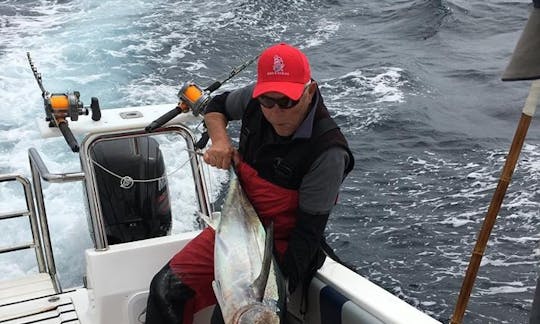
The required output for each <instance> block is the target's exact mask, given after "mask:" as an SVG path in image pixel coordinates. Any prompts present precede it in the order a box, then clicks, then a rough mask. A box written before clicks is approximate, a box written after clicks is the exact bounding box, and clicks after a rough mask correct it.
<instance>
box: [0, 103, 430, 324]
mask: <svg viewBox="0 0 540 324" xmlns="http://www.w3.org/2000/svg"><path fill="white" fill-rule="evenodd" d="M68 97H69V96H67V97H66V98H67V99H66V98H64V99H66V100H68V99H69V98H68ZM93 104H94V100H93ZM96 104H97V100H96ZM171 107H174V104H163V105H151V106H141V107H123V108H111V109H104V110H100V109H94V108H98V106H95V107H94V106H93V107H92V116H90V115H84V114H83V113H82V110H83V109H82V107H79V111H77V110H75V112H71V113H72V115H71V117H72V122H70V124H69V125H67V123H65V124H64V125H63V128H62V127H50V126H51V125H50V122H51V120H50V119H51V118H50V117H51V116H49V118H48V120H47V121H46V122H44V121H43V119H42V118H40V119H38V120H37V124H38V127H39V129H40V134H41V136H42V137H43V138H46V139H51V140H52V139H53V138H56V137H61V136H64V138H65V139H66V141H67V142H68V144H69V147H70V148H71V149H72V150H73V151H74V152H76V154H78V155H79V158H80V166H81V170H80V171H78V172H69V173H51V172H50V171H49V169H48V167H47V165H46V164H45V163H44V161H43V159H42V157H41V154H40V152H39V151H38V150H36V149H35V148H30V149H29V151H28V157H29V164H30V170H31V179H29V178H28V177H26V176H24V175H22V174H2V175H0V183H5V182H10V183H11V182H12V183H13V184H15V185H18V186H21V188H22V190H21V195H22V194H24V196H25V197H24V201H25V202H26V209H25V210H11V211H2V212H1V213H0V231H3V230H2V222H3V221H5V220H7V219H12V218H19V217H20V218H24V217H27V218H28V219H29V226H30V230H31V232H32V240H31V242H29V243H26V244H20V245H14V246H6V247H2V248H0V253H13V252H14V251H19V250H23V249H30V250H34V251H35V256H36V264H37V268H38V270H39V271H38V272H37V273H34V274H28V275H25V276H23V277H20V278H15V279H9V280H5V281H2V282H0V323H2V324H12V323H81V324H136V323H144V316H145V308H146V300H147V296H148V288H149V285H150V281H151V279H152V277H153V276H154V274H155V273H156V272H157V271H158V270H159V269H160V268H161V267H162V266H163V265H164V264H165V263H166V262H167V261H168V260H169V259H170V258H171V257H172V256H173V255H174V254H175V253H176V252H178V251H179V250H180V249H182V248H183V247H184V246H185V245H186V244H187V243H188V242H189V241H190V240H191V239H192V238H194V237H195V236H196V235H197V234H198V233H199V232H200V231H201V229H202V228H203V227H204V226H205V225H204V222H200V221H198V219H197V217H194V216H193V214H195V215H196V214H198V213H202V214H205V215H211V214H212V212H213V210H212V205H211V203H210V201H211V198H210V196H209V191H208V186H209V183H208V181H209V180H208V179H209V177H208V174H207V171H205V167H204V165H203V162H202V160H201V157H200V154H198V153H197V152H198V149H197V144H198V140H197V138H196V137H197V131H196V125H197V124H198V123H200V121H201V119H202V118H201V114H195V113H191V112H185V113H175V114H172V115H171V114H170V112H171V110H170V109H171ZM74 114H80V115H81V116H80V117H78V116H77V118H73V117H74V116H75V115H74ZM167 114H169V117H168V118H167V119H169V120H168V121H167V122H166V123H163V125H159V127H155V129H153V130H152V131H151V132H149V131H148V125H151V124H152V122H154V121H156V120H159V118H161V117H163V116H165V115H167ZM96 115H98V116H96ZM173 115H174V117H173V118H170V117H171V116H173ZM75 120H76V121H75ZM53 126H54V125H53ZM77 138H82V141H81V143H80V146H79V144H78V142H77ZM56 140H57V141H58V139H56ZM66 149H68V148H67V147H66ZM141 157H142V158H141ZM156 159H158V160H159V161H157V162H156ZM160 161H162V162H160ZM149 163H152V165H149ZM126 168H128V169H129V170H130V171H134V172H135V173H136V172H137V170H139V171H138V172H139V176H140V178H137V177H133V175H132V176H131V177H130V176H127V175H126V173H128V172H127V171H126ZM140 168H142V170H143V171H140V170H141V169H140ZM164 170H166V171H164ZM150 171H152V172H150ZM163 173H165V174H166V177H165V176H163V175H162V174H163ZM143 175H146V178H145V179H143V178H144V177H143ZM175 176H179V177H180V176H181V177H184V178H183V179H189V185H186V187H188V188H186V189H185V191H186V192H188V191H189V192H190V193H192V195H193V197H196V198H194V200H195V201H196V205H197V206H196V207H197V208H196V209H197V211H196V212H195V213H190V215H185V217H194V219H195V224H196V226H195V228H194V229H190V230H186V231H182V232H179V233H174V234H171V231H170V226H169V225H170V224H169V223H167V222H166V221H165V222H163V221H161V220H158V223H159V224H160V225H159V226H157V228H158V230H156V231H146V232H145V231H141V228H142V225H141V220H140V219H138V218H137V217H135V216H128V215H126V213H128V211H126V210H125V208H122V206H116V207H114V206H113V207H111V206H110V205H111V204H114V203H115V201H111V195H113V196H114V195H116V194H117V193H115V192H114V190H116V189H115V188H123V189H129V188H131V187H130V186H133V185H137V184H139V185H143V184H147V183H148V182H150V181H153V182H152V183H153V184H152V185H153V186H157V187H158V190H157V191H152V190H147V191H145V192H143V193H141V192H139V193H138V195H136V197H130V198H129V199H138V201H137V203H138V204H137V205H136V206H138V208H142V209H144V208H147V206H143V205H144V204H143V202H144V201H146V202H147V200H148V199H149V198H159V199H158V200H159V201H158V204H157V205H156V206H157V207H156V206H154V207H155V208H156V209H157V210H161V209H164V210H165V219H167V208H169V209H170V211H171V213H174V212H175V211H177V210H175V208H172V209H171V208H170V205H168V204H167V203H169V204H172V205H174V204H175V203H182V200H184V199H185V198H181V197H180V198H179V197H177V196H176V194H169V192H168V188H167V183H170V182H172V181H174V180H173V178H174V177H175ZM106 177H109V178H110V179H113V180H107V181H105V180H104V179H105V178H106ZM150 178H152V179H150ZM146 180H148V181H147V182H145V181H146ZM182 181H184V180H182ZM44 182H48V183H54V184H55V185H57V186H62V185H63V184H65V183H67V182H80V183H81V184H82V186H83V188H84V191H85V194H86V200H87V201H86V205H87V210H86V213H87V219H88V222H89V229H90V232H91V233H90V235H91V237H92V240H93V245H94V246H93V247H92V248H89V249H87V250H86V251H84V254H85V257H84V259H85V262H86V265H85V269H86V271H85V273H84V278H83V279H84V280H82V282H83V284H82V285H81V286H80V287H69V288H63V287H61V285H60V282H59V280H58V273H57V271H56V267H55V255H54V253H53V250H52V246H51V239H50V233H49V228H48V221H47V220H48V217H49V216H50V215H51V213H52V212H54V210H53V209H52V208H47V207H48V206H47V201H46V199H45V197H44V194H43V189H42V186H43V183H44ZM183 183H184V182H183ZM112 187H114V188H112ZM2 188H3V187H2V186H0V189H2ZM183 190H184V189H183ZM105 191H106V192H107V195H109V196H107V195H104V194H103V193H104V192H105ZM126 199H127V198H126ZM141 200H142V201H141ZM131 205H132V206H133V205H135V204H131ZM141 206H142V207H141ZM154 207H152V208H154ZM111 208H113V209H114V208H116V209H115V210H114V213H116V214H115V217H116V218H117V224H110V218H111V217H110V215H109V216H107V215H106V214H107V213H109V214H110V213H111ZM161 211H162V212H163V210H161ZM130 212H132V211H130ZM139 212H140V210H139ZM122 213H124V214H122ZM162 214H163V213H162ZM52 215H54V214H52ZM161 216H163V215H161ZM130 217H131V218H130ZM175 217H184V216H183V215H175ZM153 221H155V219H154V220H153ZM108 222H109V223H108ZM114 226H117V227H123V228H124V229H127V230H128V231H129V230H132V232H131V234H129V235H127V236H126V237H120V238H119V237H118V236H115V235H114V233H115V229H114V228H113V227H114ZM154 227H155V226H154ZM143 232H144V233H143ZM141 233H143V234H144V235H143V234H141ZM128 236H129V237H128ZM212 312H213V306H211V307H208V308H206V309H203V310H202V311H200V312H199V313H197V314H195V318H194V322H195V323H210V316H211V314H212ZM286 317H287V320H288V322H289V323H310V324H323V323H332V324H338V323H344V324H353V323H354V324H357V323H377V324H381V323H392V324H411V323H415V324H435V323H440V322H439V321H438V320H436V319H435V318H433V317H431V316H429V315H427V314H425V313H423V312H422V311H420V310H419V309H417V308H415V307H414V306H412V305H410V304H408V303H406V302H405V301H403V300H401V299H400V298H398V297H396V296H394V295H393V294H391V293H390V292H388V291H386V290H385V289H383V288H382V287H380V286H378V285H376V284H374V283H372V282H370V281H369V280H368V279H366V278H364V277H363V276H361V275H360V274H358V273H356V272H354V271H352V270H350V269H349V268H348V267H346V266H345V265H343V264H341V263H340V262H338V261H337V260H333V259H332V258H330V257H327V259H326V261H325V263H324V265H323V266H322V268H321V269H319V270H318V272H317V273H316V275H315V277H314V278H313V280H312V281H311V283H310V285H309V287H308V289H307V292H306V293H304V294H303V293H302V289H298V291H297V292H295V293H294V294H292V295H291V296H290V298H289V300H288V303H287V315H286Z"/></svg>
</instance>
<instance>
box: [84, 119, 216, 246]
mask: <svg viewBox="0 0 540 324" xmlns="http://www.w3.org/2000/svg"><path fill="white" fill-rule="evenodd" d="M171 133H172V134H178V135H180V136H181V137H183V138H184V140H185V143H186V151H187V153H188V156H189V157H190V158H189V161H190V166H191V171H192V176H193V181H194V185H195V190H196V197H197V202H198V207H199V211H200V212H201V213H203V214H205V215H209V214H210V210H211V207H210V201H209V199H208V190H207V187H206V183H205V177H204V172H203V168H202V166H201V163H200V161H199V157H198V155H197V154H196V151H195V143H196V142H195V137H194V135H193V133H192V132H191V130H190V129H189V128H188V127H187V126H185V125H183V124H180V123H179V124H173V125H169V126H167V127H163V128H159V129H156V130H154V131H152V133H147V132H146V131H145V130H144V129H135V130H122V131H112V132H101V133H92V134H89V135H87V136H86V137H85V139H84V140H83V141H82V143H81V149H80V152H79V155H80V158H81V166H82V169H83V173H84V182H85V184H84V188H85V190H86V194H87V199H88V207H89V212H90V223H91V227H92V228H91V230H92V235H93V239H94V247H95V249H96V250H98V251H100V250H107V249H108V248H109V244H108V242H107V235H106V233H105V226H104V225H105V224H104V222H103V220H104V217H103V211H102V208H101V202H100V199H99V192H98V185H97V180H96V172H95V165H94V162H93V160H92V157H91V150H92V146H93V144H94V143H97V142H98V141H106V140H114V139H132V138H139V137H145V136H154V135H160V134H171ZM199 226H200V227H201V228H202V226H203V223H202V222H201V221H200V222H199Z"/></svg>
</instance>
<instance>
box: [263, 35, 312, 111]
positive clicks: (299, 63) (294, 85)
mask: <svg viewBox="0 0 540 324" xmlns="http://www.w3.org/2000/svg"><path fill="white" fill-rule="evenodd" d="M309 80H311V71H310V68H309V61H308V59H307V57H306V55H305V54H304V53H302V52H301V51H300V50H299V49H298V48H296V47H293V46H291V45H288V44H285V43H280V44H277V45H274V46H271V47H269V48H267V49H266V50H264V51H263V52H262V53H261V56H260V57H259V62H258V64H257V84H256V85H255V89H253V98H256V97H258V96H260V95H261V94H263V93H266V92H279V93H282V94H284V95H286V96H287V97H289V98H291V99H292V100H298V99H299V98H300V96H301V95H302V93H303V92H304V87H305V85H306V83H307V82H308V81H309Z"/></svg>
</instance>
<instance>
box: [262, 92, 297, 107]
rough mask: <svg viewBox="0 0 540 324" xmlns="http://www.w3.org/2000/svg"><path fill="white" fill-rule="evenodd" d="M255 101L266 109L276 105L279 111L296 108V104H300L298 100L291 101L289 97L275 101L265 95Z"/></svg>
mask: <svg viewBox="0 0 540 324" xmlns="http://www.w3.org/2000/svg"><path fill="white" fill-rule="evenodd" d="M257 100H258V101H259V103H260V104H261V106H263V107H265V108H267V109H272V108H274V107H275V106H276V105H278V107H279V109H291V108H293V107H294V106H296V105H297V104H298V102H300V100H292V99H291V98H289V97H281V98H279V99H275V98H270V97H267V96H265V95H261V96H258V97H257Z"/></svg>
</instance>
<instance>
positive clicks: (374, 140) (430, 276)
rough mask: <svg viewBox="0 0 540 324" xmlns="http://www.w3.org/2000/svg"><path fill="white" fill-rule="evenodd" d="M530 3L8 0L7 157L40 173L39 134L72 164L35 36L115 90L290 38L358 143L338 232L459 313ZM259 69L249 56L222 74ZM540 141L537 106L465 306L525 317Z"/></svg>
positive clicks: (58, 80)
mask: <svg viewBox="0 0 540 324" xmlns="http://www.w3.org/2000/svg"><path fill="white" fill-rule="evenodd" d="M529 9H530V4H529V2H528V1H525V0H523V1H500V0H493V1H479V0H469V1H466V0H462V1H420V0H417V1H388V0H378V1H374V0H371V1H352V0H349V1H336V0H334V1H321V0H318V1H317V0H315V1H308V0H294V1H281V0H277V1H272V2H268V1H232V0H228V1H205V2H202V1H165V0H161V1H143V0H138V1H127V0H110V1H99V2H98V1H90V0H88V1H67V0H66V1H30V0H27V1H16V0H0V66H1V67H2V68H1V69H0V105H1V111H2V117H1V118H0V152H1V154H0V172H2V173H4V172H22V173H25V174H28V172H29V171H28V167H27V162H26V161H27V157H26V155H27V149H28V147H31V146H36V145H37V147H38V148H39V150H40V152H44V153H43V154H44V155H45V158H46V160H47V162H48V163H52V165H53V168H52V169H54V167H56V168H57V169H59V170H62V171H65V170H66V169H73V170H77V169H78V162H77V160H76V159H73V158H71V157H70V154H69V153H65V151H66V149H65V147H63V146H62V145H55V144H48V142H41V141H40V140H38V133H37V131H36V130H35V126H34V125H35V124H34V123H35V121H34V120H35V119H39V118H43V116H42V114H43V112H42V106H41V103H40V93H39V92H38V91H37V86H36V84H35V81H34V80H33V77H32V75H31V74H30V73H29V69H28V63H27V62H26V57H25V55H26V51H31V52H32V55H33V56H34V59H35V61H36V64H37V65H38V66H39V68H40V72H42V73H43V75H44V80H46V85H47V87H48V88H50V89H56V90H57V91H65V90H80V91H81V93H82V94H83V97H84V96H86V97H90V96H98V97H99V98H100V101H101V104H102V106H103V107H105V108H107V107H121V106H127V105H141V104H156V103H164V102H175V101H176V92H177V91H178V87H179V85H180V84H181V83H182V82H184V81H188V80H194V81H196V82H197V83H199V84H201V85H208V84H210V83H211V82H212V81H214V80H216V79H223V78H225V77H226V76H227V75H228V72H229V71H230V70H231V69H232V68H233V67H234V66H236V65H238V64H240V63H242V62H245V61H247V60H248V59H250V58H251V57H253V56H254V55H256V54H257V53H258V52H259V51H260V50H261V49H263V48H264V47H266V46H268V45H270V44H273V43H276V42H278V41H286V42H289V43H292V44H295V45H297V46H299V47H301V48H302V49H303V50H304V51H305V52H306V53H307V55H308V56H309V58H310V60H311V64H312V69H313V76H314V78H315V79H317V80H318V82H319V84H320V86H321V89H322V92H323V95H324V96H325V99H326V102H327V105H328V107H329V108H330V110H331V113H332V115H333V116H335V118H336V120H337V121H338V123H339V125H340V126H341V127H342V129H343V131H344V133H345V134H346V136H347V138H348V139H349V141H350V144H351V147H352V150H353V152H354V154H355V157H356V159H357V167H356V169H355V170H354V171H353V172H352V173H351V175H350V176H349V178H348V179H347V180H346V181H345V183H344V184H343V190H342V194H341V196H340V202H339V205H338V206H337V207H336V208H335V211H334V213H333V216H332V219H331V222H330V225H329V228H328V231H327V235H328V240H329V242H330V243H331V246H332V247H334V248H335V249H336V252H337V254H338V255H340V256H341V257H342V258H343V259H344V261H346V262H348V263H349V264H352V265H353V266H354V267H355V269H356V270H357V271H358V272H359V273H361V274H362V275H364V276H367V277H368V278H369V279H371V280H372V281H374V282H375V283H377V284H379V285H381V286H383V287H384V288H385V289H387V290H389V291H391V292H392V293H394V294H395V295H397V296H399V297H400V298H402V299H404V300H405V301H407V302H409V303H410V304H413V305H415V306H416V307H418V308H420V309H421V310H423V311H425V312H427V313H428V314H430V315H431V316H433V317H435V318H437V319H439V320H440V321H442V322H448V320H449V318H450V317H451V314H452V312H453V308H454V305H455V302H456V299H457V295H458V293H459V289H460V286H461V281H462V279H463V276H464V273H465V269H466V267H467V264H468V260H469V257H470V254H471V251H472V248H473V246H474V242H475V240H476V236H477V233H478V231H479V228H480V225H481V222H482V219H483V217H484V215H485V213H486V210H487V207H488V205H489V202H490V200H491V196H492V194H493V191H494V188H495V186H496V184H497V180H498V177H499V174H500V172H501V170H502V166H503V163H504V160H505V156H506V154H507V152H508V149H509V147H510V142H511V139H512V136H513V133H514V130H515V128H516V126H517V121H518V119H519V116H520V112H521V108H522V106H523V103H524V102H525V98H526V96H527V93H528V87H529V86H530V82H514V83H503V82H501V81H500V77H501V74H502V72H503V71H504V68H505V67H506V65H507V63H508V61H509V58H510V55H511V53H512V51H513V49H514V45H515V44H516V42H517V40H518V38H519V35H520V31H521V29H522V28H523V26H524V24H525V22H526V19H527V17H528V10H529ZM254 77H255V71H254V67H253V66H251V67H250V68H248V69H247V70H246V71H244V72H242V73H241V74H240V75H238V76H237V77H236V78H234V79H233V80H231V81H230V82H229V83H227V84H226V85H225V86H224V87H223V89H230V88H233V87H236V86H241V85H244V84H247V83H248V82H250V81H251V80H253V79H254ZM36 143H37V144H36ZM58 143H61V142H57V144H58ZM539 144H540V133H539V131H538V127H537V125H536V123H535V121H533V123H532V125H531V129H530V131H529V134H528V136H527V140H526V143H525V147H524V149H523V152H522V155H521V159H520V162H519V164H518V167H517V170H516V172H515V174H514V177H513V180H512V183H511V185H510V188H509V190H508V193H507V196H506V198H505V201H504V204H503V207H502V209H501V212H500V214H499V218H498V220H497V223H496V226H495V228H494V230H493V233H492V236H491V239H490V242H489V245H488V248H487V250H486V253H485V256H484V258H483V261H482V266H481V268H480V271H479V274H478V279H477V281H476V285H475V289H474V290H473V296H472V297H471V300H470V302H469V306H468V313H467V315H466V317H465V322H466V323H525V322H526V321H527V316H528V312H529V309H530V304H531V301H532V296H533V292H534V282H535V278H536V271H537V268H538V254H539V250H538V247H537V243H538V241H539V240H540V235H539V231H538V225H539V223H540V220H539V218H540V217H539V216H540V215H539V209H538V206H539V199H538V198H539V197H538V178H539V177H540V151H539ZM46 190H49V192H50V194H52V195H54V194H55V193H56V192H55V190H60V189H54V188H46ZM6 204H7V202H5V201H4V202H0V207H2V206H6ZM53 204H57V206H61V207H58V208H61V210H62V214H64V215H66V216H65V218H60V219H56V220H52V221H51V222H52V224H51V226H52V227H54V226H57V227H61V228H62V229H63V232H62V233H63V234H57V235H56V236H54V235H53V239H54V240H55V242H54V243H55V246H57V249H58V250H59V251H58V256H57V262H58V263H59V264H60V265H59V268H60V270H61V271H62V270H63V271H64V272H67V274H64V275H63V276H64V278H65V280H66V281H67V282H68V283H73V284H76V283H77V282H79V280H80V279H79V277H80V276H79V273H81V272H82V271H83V269H82V266H76V267H73V266H72V265H73V261H72V260H73V258H77V256H76V255H78V254H79V253H80V252H79V250H78V249H82V248H84V247H85V246H86V245H88V244H89V243H88V239H85V240H83V242H79V240H74V239H73V238H74V237H75V238H77V237H80V236H81V235H80V231H81V228H83V227H84V226H83V225H84V222H85V220H84V219H77V218H75V217H73V216H72V215H78V214H80V207H79V206H78V205H73V204H72V203H71V200H69V199H66V200H65V201H61V200H60V201H53ZM66 233H67V234H66ZM83 236H84V235H83ZM66 241H69V244H68V243H66ZM0 269H2V270H3V272H4V273H5V272H17V271H21V270H20V269H18V268H13V266H12V265H10V264H7V263H2V262H0ZM23 270H24V269H23Z"/></svg>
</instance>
